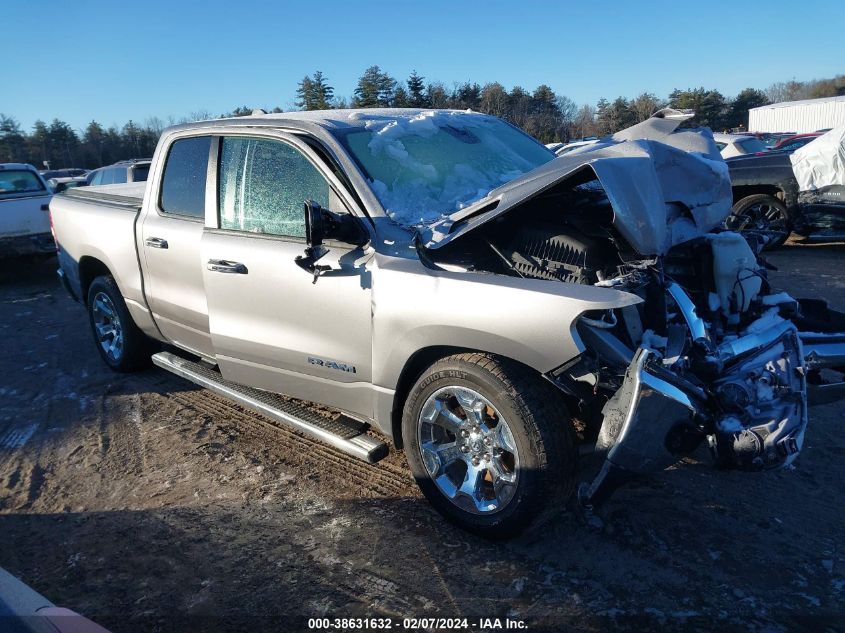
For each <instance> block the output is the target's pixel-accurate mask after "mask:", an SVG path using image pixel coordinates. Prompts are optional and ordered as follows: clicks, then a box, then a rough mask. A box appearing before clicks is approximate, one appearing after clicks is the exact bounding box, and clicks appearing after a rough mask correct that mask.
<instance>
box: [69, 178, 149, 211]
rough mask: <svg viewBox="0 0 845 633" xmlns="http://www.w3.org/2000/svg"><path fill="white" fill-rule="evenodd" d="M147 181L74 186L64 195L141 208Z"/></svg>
mask: <svg viewBox="0 0 845 633" xmlns="http://www.w3.org/2000/svg"><path fill="white" fill-rule="evenodd" d="M146 186H147V183H146V182H130V183H126V184H121V185H102V186H100V187H73V188H71V189H68V190H66V191H65V192H64V193H63V194H62V195H65V196H68V197H69V198H78V199H81V200H89V201H92V202H101V203H106V204H114V205H120V206H130V207H135V208H136V209H140V208H141V205H142V204H143V202H144V190H145V189H146Z"/></svg>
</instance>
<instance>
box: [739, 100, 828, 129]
mask: <svg viewBox="0 0 845 633" xmlns="http://www.w3.org/2000/svg"><path fill="white" fill-rule="evenodd" d="M838 125H845V95H842V96H840V97H823V98H821V99H804V100H803V101H784V102H782V103H773V104H771V105H767V106H760V107H759V108H751V109H750V110H749V111H748V129H749V130H751V131H752V132H795V133H796V134H803V133H805V132H816V131H818V130H825V129H827V128H833V127H836V126H838Z"/></svg>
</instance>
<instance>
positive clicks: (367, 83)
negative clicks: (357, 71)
mask: <svg viewBox="0 0 845 633" xmlns="http://www.w3.org/2000/svg"><path fill="white" fill-rule="evenodd" d="M395 89H396V80H395V79H393V77H391V76H390V75H388V74H387V73H386V72H383V71H382V69H381V68H379V67H378V66H370V67H369V68H367V70H365V71H364V74H363V75H361V78H360V79H358V85H357V86H356V87H355V97H354V98H353V100H352V104H353V105H354V106H355V107H356V108H377V107H387V106H389V105H391V103H392V101H393V93H394V91H395Z"/></svg>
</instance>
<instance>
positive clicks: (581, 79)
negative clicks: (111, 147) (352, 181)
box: [0, 0, 845, 129]
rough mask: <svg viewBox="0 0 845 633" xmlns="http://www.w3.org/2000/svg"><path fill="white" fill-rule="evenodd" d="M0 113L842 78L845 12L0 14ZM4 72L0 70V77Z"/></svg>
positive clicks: (85, 117) (458, 9)
mask: <svg viewBox="0 0 845 633" xmlns="http://www.w3.org/2000/svg"><path fill="white" fill-rule="evenodd" d="M0 5H2V7H0V15H2V21H0V56H2V57H0V58H2V59H3V60H5V63H4V64H3V75H4V77H3V81H2V82H0V112H2V113H4V114H7V115H12V116H14V117H15V118H17V119H18V121H19V122H20V123H21V125H22V126H24V127H25V128H27V129H28V128H29V127H30V126H31V125H32V124H33V122H34V121H35V120H36V119H39V118H40V119H43V120H46V121H50V120H52V119H53V118H54V117H57V118H60V119H62V120H65V121H67V122H68V123H70V124H71V125H72V126H73V127H74V128H77V129H78V128H82V127H83V126H84V125H85V124H87V122H88V121H90V120H91V119H96V120H97V121H99V122H100V123H103V124H105V125H111V124H117V125H123V124H124V123H125V122H126V121H127V120H129V119H133V120H135V121H139V122H143V121H144V120H145V119H147V118H148V117H150V116H158V117H160V118H161V119H164V120H166V119H167V118H168V117H169V116H172V117H176V118H179V117H181V116H185V115H188V114H189V113H190V112H195V111H200V110H207V111H209V112H212V113H214V114H219V113H222V112H225V111H229V110H231V109H233V108H234V107H236V106H238V105H248V106H250V107H273V106H275V105H279V106H281V107H282V108H284V109H286V110H287V109H292V108H293V107H294V106H293V102H294V99H295V97H294V93H295V90H296V84H297V82H298V81H299V79H301V78H302V76H303V75H305V74H310V73H312V72H314V71H315V70H322V71H323V73H324V75H326V76H327V77H328V79H329V82H330V83H331V85H333V86H334V88H335V92H336V94H338V95H345V96H348V95H351V94H352V92H353V90H354V87H355V83H356V81H357V78H358V77H359V76H360V75H361V73H362V71H363V70H364V69H365V68H366V67H368V66H370V65H373V64H378V65H380V66H381V67H382V68H383V69H384V70H386V71H387V72H389V73H390V74H391V75H392V76H394V77H396V78H397V79H405V78H406V77H407V76H408V75H409V74H410V72H411V70H412V69H416V70H417V71H418V72H419V73H421V74H422V75H424V76H425V77H426V80H428V81H431V80H438V81H441V82H443V83H444V84H446V85H447V86H451V85H452V84H453V83H455V82H463V81H465V80H472V81H477V82H479V83H481V84H484V83H485V82H488V81H499V82H501V83H503V84H504V85H505V86H506V87H507V88H508V89H509V88H511V87H512V86H514V85H521V86H523V87H525V88H528V89H533V88H535V87H536V86H537V85H539V84H541V83H547V84H549V85H550V86H551V87H552V88H553V89H554V90H555V91H556V92H557V93H559V94H565V95H567V96H568V97H570V98H571V99H573V100H575V101H576V102H577V103H579V104H581V103H592V104H595V102H596V101H597V100H598V99H599V98H600V97H602V96H604V97H607V98H613V97H616V96H618V95H624V96H629V97H630V96H635V95H637V94H639V93H640V92H642V91H649V92H653V93H656V94H657V95H658V96H666V95H667V94H668V93H669V92H670V91H671V90H672V89H673V88H676V87H677V88H687V87H697V86H704V87H705V88H716V89H718V90H720V91H721V92H722V93H723V94H725V95H729V96H730V95H735V94H736V93H737V92H739V91H740V90H741V89H742V88H745V87H747V86H752V87H757V88H766V87H767V86H769V85H770V84H772V83H773V82H775V81H785V80H788V79H791V78H796V79H800V80H803V79H813V78H824V77H830V76H833V75H836V74H841V73H845V48H843V45H842V34H843V32H845V3H842V2H841V0H827V1H819V0H802V1H801V2H795V1H794V0H769V1H767V2H743V1H739V2H737V1H736V0H734V1H732V2H722V1H721V0H713V1H708V2H695V3H684V2H678V1H677V0H676V1H674V2H648V1H645V0H643V1H640V2H622V1H619V2H616V1H614V0H604V1H594V2H580V1H579V2H572V3H568V2H554V1H548V0H546V1H543V2H535V1H533V0H520V1H518V2H515V1H511V2H500V1H498V0H488V1H486V2H461V1H460V0H452V1H441V0H425V1H424V2H423V1H420V0H416V1H414V2H404V1H402V0H392V1H390V2H382V1H378V2H366V1H364V0H359V1H347V2H334V1H331V0H323V1H320V2H315V1H311V2H305V1H302V0H300V1H298V2H287V1H282V0H277V1H275V2H270V1H264V0H247V1H243V2H237V1H235V0H226V1H225V2H223V1H218V0H206V1H204V2H190V1H187V0H168V1H164V0H135V1H134V2H133V1H117V0H108V1H106V0H75V1H73V2H67V1H65V0H40V1H38V2H34V1H32V2H28V1H25V0H3V2H0ZM12 60H14V61H12Z"/></svg>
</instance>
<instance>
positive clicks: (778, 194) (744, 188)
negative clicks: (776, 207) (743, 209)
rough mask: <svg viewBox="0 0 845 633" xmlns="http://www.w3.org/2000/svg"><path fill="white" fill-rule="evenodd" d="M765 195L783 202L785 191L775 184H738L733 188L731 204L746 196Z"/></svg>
mask: <svg viewBox="0 0 845 633" xmlns="http://www.w3.org/2000/svg"><path fill="white" fill-rule="evenodd" d="M760 194H763V195H767V196H772V197H774V198H777V199H778V200H780V201H781V202H784V195H785V192H784V190H783V189H781V188H780V187H778V186H777V185H738V186H736V187H734V188H733V204H736V203H737V202H739V201H740V200H742V199H744V198H747V197H748V196H756V195H760Z"/></svg>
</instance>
